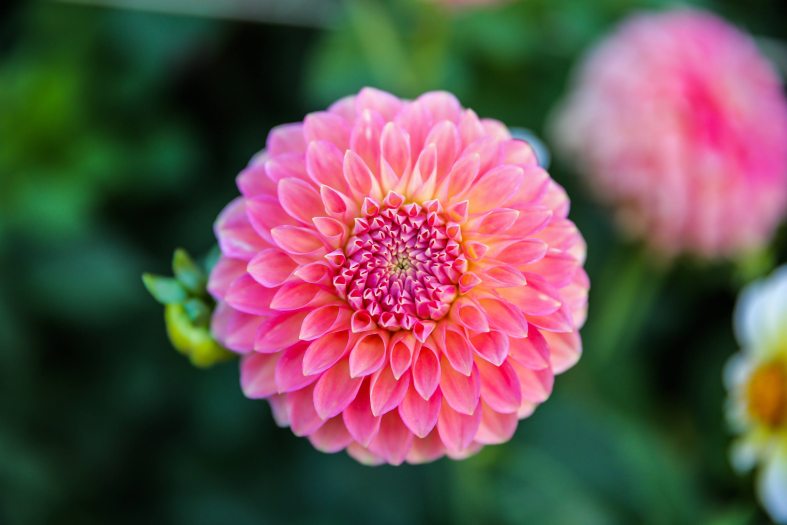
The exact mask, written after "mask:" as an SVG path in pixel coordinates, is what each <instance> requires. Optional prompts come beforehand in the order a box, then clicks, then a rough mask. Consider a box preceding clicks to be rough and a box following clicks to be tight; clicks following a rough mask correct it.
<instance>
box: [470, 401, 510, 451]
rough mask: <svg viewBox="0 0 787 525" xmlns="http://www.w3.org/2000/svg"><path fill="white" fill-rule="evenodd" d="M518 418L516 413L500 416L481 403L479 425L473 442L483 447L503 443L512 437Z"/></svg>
mask: <svg viewBox="0 0 787 525" xmlns="http://www.w3.org/2000/svg"><path fill="white" fill-rule="evenodd" d="M518 421H519V418H518V417H517V414H516V412H514V413H507V414H501V413H499V412H495V411H494V410H492V409H491V408H490V407H489V405H487V404H486V403H481V424H480V425H479V427H478V433H476V435H475V441H477V442H478V443H482V444H484V445H497V444H500V443H505V442H506V441H508V440H510V439H511V438H512V437H514V432H516V427H517V422H518Z"/></svg>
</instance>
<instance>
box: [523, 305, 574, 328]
mask: <svg viewBox="0 0 787 525" xmlns="http://www.w3.org/2000/svg"><path fill="white" fill-rule="evenodd" d="M527 319H528V321H530V322H531V323H532V324H534V325H536V326H537V327H539V328H543V329H544V330H546V331H547V332H556V333H570V332H572V331H573V330H574V322H573V320H572V319H571V313H570V312H569V311H568V309H567V308H566V307H565V305H564V306H561V307H560V308H558V309H557V310H556V311H554V312H552V313H551V314H548V315H528V316H527Z"/></svg>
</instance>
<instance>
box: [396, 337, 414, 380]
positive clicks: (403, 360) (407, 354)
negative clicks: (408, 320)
mask: <svg viewBox="0 0 787 525" xmlns="http://www.w3.org/2000/svg"><path fill="white" fill-rule="evenodd" d="M416 345H417V341H416V340H415V337H414V336H413V335H412V334H411V333H408V332H404V331H399V332H396V333H395V334H394V335H393V337H392V338H391V343H390V348H391V356H390V361H391V372H392V373H393V376H394V378H396V379H399V378H400V377H401V376H402V374H404V373H405V372H406V371H407V370H408V369H409V368H410V364H411V363H412V362H413V354H414V353H415V350H416Z"/></svg>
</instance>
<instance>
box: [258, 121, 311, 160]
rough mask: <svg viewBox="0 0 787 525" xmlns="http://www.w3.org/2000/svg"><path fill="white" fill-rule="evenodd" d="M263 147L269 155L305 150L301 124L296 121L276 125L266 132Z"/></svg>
mask: <svg viewBox="0 0 787 525" xmlns="http://www.w3.org/2000/svg"><path fill="white" fill-rule="evenodd" d="M265 149H266V151H267V152H268V153H270V154H271V155H281V154H283V153H303V152H304V151H306V141H305V140H304V138H303V124H301V123H300V122H298V123H294V124H283V125H281V126H276V127H275V128H273V129H272V130H271V131H270V133H268V139H267V141H266V145H265Z"/></svg>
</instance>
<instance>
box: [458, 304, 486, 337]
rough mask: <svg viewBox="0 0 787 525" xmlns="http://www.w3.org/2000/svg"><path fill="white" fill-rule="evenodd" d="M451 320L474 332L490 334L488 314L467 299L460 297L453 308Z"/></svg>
mask: <svg viewBox="0 0 787 525" xmlns="http://www.w3.org/2000/svg"><path fill="white" fill-rule="evenodd" d="M450 317H451V320H452V321H453V322H455V323H457V324H459V325H461V326H464V327H465V328H467V329H468V330H471V331H473V332H488V331H489V321H488V320H487V317H486V313H485V312H484V311H483V310H481V309H480V308H479V307H478V305H477V304H476V303H475V302H473V301H471V300H470V299H469V298H467V297H460V298H458V299H457V300H456V301H454V304H453V305H452V306H451V311H450Z"/></svg>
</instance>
